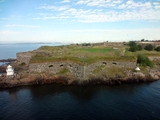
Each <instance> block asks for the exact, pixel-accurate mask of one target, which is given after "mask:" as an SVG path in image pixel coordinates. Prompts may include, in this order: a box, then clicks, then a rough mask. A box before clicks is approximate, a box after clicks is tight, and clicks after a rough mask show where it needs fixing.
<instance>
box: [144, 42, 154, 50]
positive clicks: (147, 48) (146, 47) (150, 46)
mask: <svg viewBox="0 0 160 120" xmlns="http://www.w3.org/2000/svg"><path fill="white" fill-rule="evenodd" d="M144 49H145V50H148V51H152V50H153V49H154V46H153V45H152V44H148V45H146V46H145V47H144Z"/></svg>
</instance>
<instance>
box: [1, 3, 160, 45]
mask: <svg viewBox="0 0 160 120" xmlns="http://www.w3.org/2000/svg"><path fill="white" fill-rule="evenodd" d="M141 39H147V40H153V39H160V0H0V41H1V42H71V43H82V42H103V41H129V40H141Z"/></svg>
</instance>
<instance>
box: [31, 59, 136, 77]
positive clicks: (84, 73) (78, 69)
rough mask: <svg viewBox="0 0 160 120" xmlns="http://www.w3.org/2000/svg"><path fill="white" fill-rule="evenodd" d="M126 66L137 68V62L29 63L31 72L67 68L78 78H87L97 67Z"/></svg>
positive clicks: (55, 72) (52, 71) (54, 72)
mask: <svg viewBox="0 0 160 120" xmlns="http://www.w3.org/2000/svg"><path fill="white" fill-rule="evenodd" d="M102 66H103V67H107V66H108V67H109V66H117V67H126V68H133V69H134V68H135V67H136V62H114V61H102V62H96V63H94V64H90V65H87V66H83V65H79V64H76V63H72V62H46V63H31V64H29V72H30V73H52V74H58V73H60V72H61V71H62V70H64V69H66V70H68V72H69V73H70V74H71V75H73V76H75V77H76V78H77V79H80V80H86V79H88V78H89V76H90V75H93V74H94V72H93V71H94V70H95V69H96V68H97V67H102Z"/></svg>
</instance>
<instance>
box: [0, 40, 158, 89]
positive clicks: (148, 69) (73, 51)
mask: <svg viewBox="0 0 160 120" xmlns="http://www.w3.org/2000/svg"><path fill="white" fill-rule="evenodd" d="M156 43H158V42H156ZM148 45H151V46H152V47H153V48H152V50H148V49H147V47H146V46H148ZM158 47H159V45H155V44H154V42H149V43H148V42H146V43H142V42H133V41H131V42H129V43H125V42H119V43H118V42H102V43H84V44H71V45H64V46H41V47H40V48H38V49H37V50H34V51H28V52H21V53H17V59H16V61H13V62H11V66H12V67H13V68H14V72H15V73H14V75H12V76H9V75H7V74H2V75H1V76H0V88H8V87H15V86H21V85H34V84H48V83H61V84H65V85H87V84H106V85H115V84H122V83H125V82H139V81H155V80H160V52H159V51H158V50H157V48H158ZM137 66H138V68H140V69H136V67H137ZM6 68H7V66H6ZM3 69H4V67H3ZM4 72H5V71H4Z"/></svg>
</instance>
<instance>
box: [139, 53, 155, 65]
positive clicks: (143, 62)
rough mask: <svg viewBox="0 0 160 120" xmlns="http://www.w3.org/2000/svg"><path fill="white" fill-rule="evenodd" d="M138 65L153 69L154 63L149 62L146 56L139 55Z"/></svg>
mask: <svg viewBox="0 0 160 120" xmlns="http://www.w3.org/2000/svg"><path fill="white" fill-rule="evenodd" d="M137 63H138V64H140V65H142V66H149V67H153V64H152V62H151V61H150V60H149V58H148V57H146V56H145V55H142V54H139V55H138V56H137Z"/></svg>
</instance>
